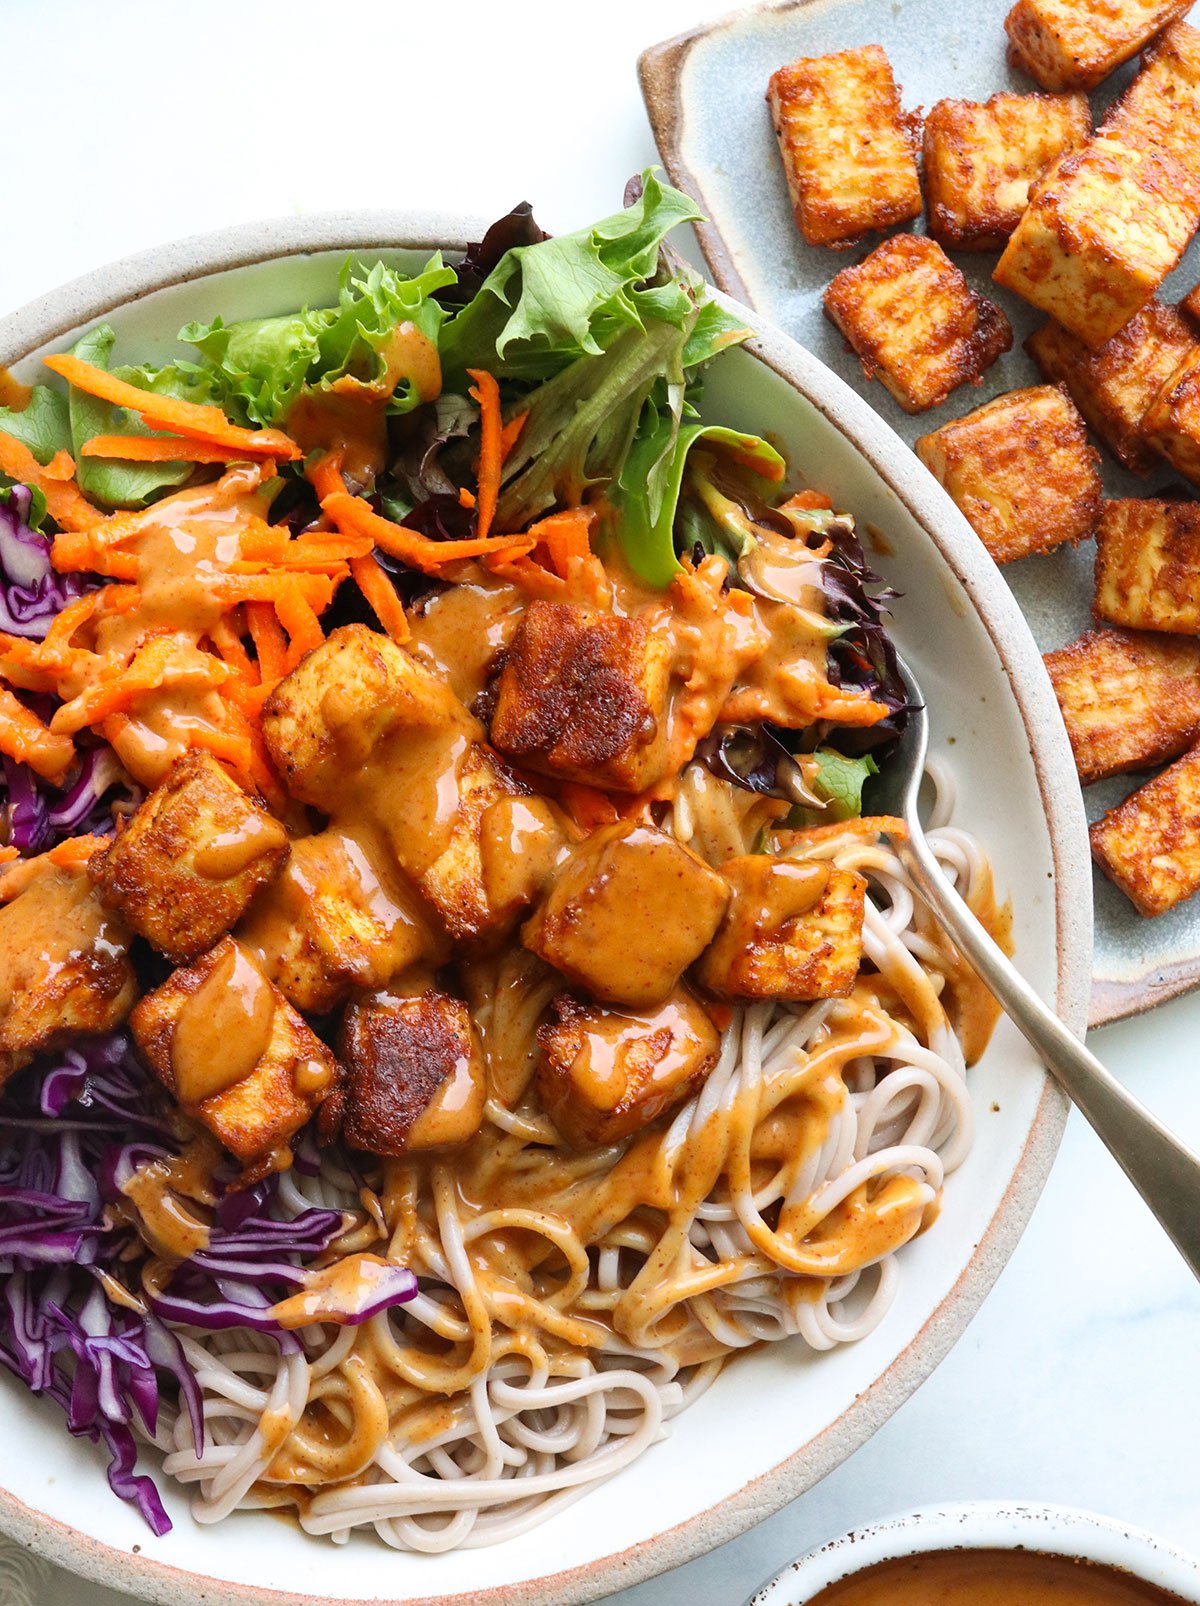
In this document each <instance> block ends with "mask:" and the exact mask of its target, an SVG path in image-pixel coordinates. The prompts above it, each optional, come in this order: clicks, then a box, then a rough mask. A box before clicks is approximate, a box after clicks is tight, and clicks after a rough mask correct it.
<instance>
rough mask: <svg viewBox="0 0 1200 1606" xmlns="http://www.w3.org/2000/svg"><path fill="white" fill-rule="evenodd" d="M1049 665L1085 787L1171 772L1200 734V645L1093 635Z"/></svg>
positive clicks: (1052, 655)
mask: <svg viewBox="0 0 1200 1606" xmlns="http://www.w3.org/2000/svg"><path fill="white" fill-rule="evenodd" d="M1045 664H1046V670H1047V672H1048V674H1049V676H1050V681H1051V684H1052V685H1053V687H1054V695H1055V696H1056V697H1057V698H1058V706H1059V707H1060V708H1061V709H1062V716H1063V724H1064V725H1065V726H1066V727H1067V735H1068V737H1069V738H1070V741H1071V751H1072V752H1073V753H1074V755H1075V768H1076V769H1077V770H1078V771H1079V779H1080V780H1081V781H1082V782H1083V784H1084V786H1087V785H1089V784H1090V783H1091V782H1092V781H1102V780H1104V779H1105V778H1106V777H1107V776H1109V775H1121V774H1123V773H1124V772H1125V771H1126V770H1141V769H1148V768H1149V767H1150V766H1151V765H1153V764H1163V763H1165V762H1166V761H1167V759H1170V758H1175V757H1177V756H1178V754H1180V753H1182V752H1183V751H1184V749H1185V748H1186V747H1188V746H1190V744H1191V742H1192V741H1193V739H1194V738H1195V735H1196V733H1197V731H1200V642H1195V641H1186V640H1183V639H1181V638H1179V637H1175V638H1172V637H1170V636H1160V635H1151V634H1149V633H1147V632H1146V631H1142V630H1089V631H1087V632H1085V634H1084V635H1082V636H1080V637H1079V639H1078V640H1077V641H1073V642H1071V643H1070V645H1069V646H1066V647H1060V648H1058V650H1057V651H1056V652H1048V653H1047V654H1046V655H1045Z"/></svg>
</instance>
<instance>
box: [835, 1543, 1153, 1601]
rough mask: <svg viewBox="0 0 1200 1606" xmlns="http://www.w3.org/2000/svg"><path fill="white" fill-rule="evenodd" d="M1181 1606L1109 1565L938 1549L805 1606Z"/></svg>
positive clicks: (866, 1573) (1022, 1553)
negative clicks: (1169, 1605)
mask: <svg viewBox="0 0 1200 1606" xmlns="http://www.w3.org/2000/svg"><path fill="white" fill-rule="evenodd" d="M1170 1602H1176V1603H1178V1602H1179V1597H1178V1595H1168V1594H1167V1593H1165V1592H1164V1591H1163V1590H1161V1589H1158V1588H1156V1587H1155V1585H1153V1584H1147V1583H1145V1582H1144V1581H1143V1580H1142V1579H1139V1578H1134V1577H1133V1576H1132V1574H1130V1573H1126V1572H1121V1571H1118V1570H1117V1569H1116V1568H1115V1567H1105V1566H1101V1565H1100V1564H1098V1563H1096V1562H1091V1561H1076V1560H1073V1559H1072V1558H1071V1557H1068V1556H1044V1555H1039V1554H1037V1553H1036V1552H1031V1551H1028V1550H939V1551H933V1552H931V1553H930V1554H928V1555H924V1556H910V1557H908V1558H905V1559H901V1560H896V1561H883V1562H879V1563H878V1564H877V1565H876V1566H874V1567H867V1568H864V1569H863V1571H862V1572H858V1573H855V1574H854V1575H853V1576H852V1577H850V1578H843V1579H841V1580H840V1581H839V1582H838V1583H836V1584H830V1585H829V1587H828V1588H826V1589H823V1590H821V1592H820V1594H818V1595H814V1596H813V1597H812V1599H811V1601H810V1602H809V1606H1168V1603H1170Z"/></svg>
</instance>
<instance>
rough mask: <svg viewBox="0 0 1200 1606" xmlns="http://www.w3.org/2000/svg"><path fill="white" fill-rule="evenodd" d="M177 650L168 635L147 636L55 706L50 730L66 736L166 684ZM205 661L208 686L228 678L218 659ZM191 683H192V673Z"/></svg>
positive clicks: (126, 706)
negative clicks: (110, 670) (120, 664)
mask: <svg viewBox="0 0 1200 1606" xmlns="http://www.w3.org/2000/svg"><path fill="white" fill-rule="evenodd" d="M177 652H178V647H177V644H176V642H175V641H174V640H173V639H172V637H171V636H153V637H151V639H150V640H149V641H147V642H146V643H145V645H144V646H142V647H139V648H138V650H137V652H136V653H135V654H134V656H133V658H132V660H131V661H130V662H129V663H128V664H127V665H126V666H125V667H124V668H123V669H118V670H117V671H116V672H115V673H114V674H112V675H110V676H108V678H107V679H105V680H100V681H97V682H96V683H95V684H94V685H91V686H89V687H87V688H86V690H84V691H82V692H80V694H79V696H78V697H74V698H72V699H71V701H70V702H68V703H64V704H63V705H62V707H61V708H58V709H56V710H55V713H54V717H53V719H52V720H51V721H50V729H51V730H52V731H55V732H61V733H62V734H63V735H67V736H70V735H74V733H75V732H76V731H79V730H82V729H83V727H84V726H85V725H99V724H101V723H102V721H104V720H105V719H107V718H108V717H109V716H110V715H111V714H124V713H127V712H128V711H129V708H130V706H131V705H132V704H133V703H134V702H135V701H136V700H137V698H138V697H140V696H142V695H143V694H145V693H146V692H152V691H156V690H158V689H159V688H160V687H161V686H163V685H165V684H167V682H168V677H169V676H170V672H171V667H172V662H171V661H172V658H174V657H175V656H176V654H177ZM205 662H206V663H207V664H210V665H211V666H212V667H211V669H210V670H209V671H208V672H207V674H208V684H209V686H219V685H221V684H222V683H223V682H224V681H225V680H227V679H228V678H229V671H228V670H227V669H226V668H225V666H224V664H222V663H221V661H220V659H219V658H213V657H209V658H207V659H205ZM192 683H193V686H195V685H196V679H195V676H194V672H193V673H192Z"/></svg>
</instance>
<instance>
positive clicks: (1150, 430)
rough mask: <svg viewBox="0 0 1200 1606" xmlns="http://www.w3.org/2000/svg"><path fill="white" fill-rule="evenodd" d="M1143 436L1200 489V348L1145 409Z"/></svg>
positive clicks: (1173, 466)
mask: <svg viewBox="0 0 1200 1606" xmlns="http://www.w3.org/2000/svg"><path fill="white" fill-rule="evenodd" d="M1142 435H1143V437H1144V439H1145V441H1146V444H1147V445H1148V446H1152V447H1153V448H1154V450H1155V451H1156V452H1160V453H1161V454H1162V456H1163V457H1165V458H1166V460H1167V462H1168V463H1170V465H1171V467H1172V468H1177V469H1178V470H1179V472H1180V473H1181V474H1182V475H1184V476H1185V478H1187V479H1189V480H1191V481H1192V483H1193V484H1194V485H1200V346H1196V347H1193V348H1192V352H1191V354H1190V355H1189V356H1188V357H1187V358H1186V359H1185V361H1184V362H1183V363H1182V364H1181V365H1180V366H1179V368H1177V369H1176V371H1175V372H1174V373H1173V374H1172V375H1171V377H1170V379H1168V380H1167V382H1166V384H1165V385H1164V386H1163V388H1162V389H1161V390H1160V391H1159V393H1158V395H1157V396H1156V397H1155V398H1154V400H1153V401H1152V402H1151V403H1150V406H1149V407H1148V408H1147V409H1146V416H1145V418H1143V420H1142Z"/></svg>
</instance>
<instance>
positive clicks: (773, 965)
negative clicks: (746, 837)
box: [692, 853, 867, 1000]
mask: <svg viewBox="0 0 1200 1606" xmlns="http://www.w3.org/2000/svg"><path fill="white" fill-rule="evenodd" d="M721 874H722V875H723V876H724V877H725V879H726V880H727V881H728V882H729V885H730V888H731V890H732V893H733V896H732V898H731V899H730V903H729V909H728V912H727V913H726V916H725V919H724V922H723V923H722V925H721V929H720V930H719V931H718V932H717V935H716V937H715V939H714V940H713V942H712V943H711V945H710V946H709V947H708V948H707V949H706V950H705V951H704V953H703V954H702V955H701V957H700V959H699V961H698V962H697V964H696V966H695V968H694V970H693V972H692V974H693V975H694V976H695V978H696V980H697V981H698V982H699V983H700V985H701V987H703V988H705V990H706V991H708V992H710V993H717V994H718V995H720V996H721V997H723V998H787V999H796V1000H802V999H811V998H842V997H844V996H845V995H846V994H847V993H848V992H849V991H850V989H851V988H852V987H853V986H854V981H855V978H856V977H857V975H858V967H859V964H860V962H861V960H862V928H863V911H864V906H865V901H866V891H867V883H866V881H865V880H864V879H863V877H862V876H860V875H857V874H856V873H855V872H854V871H853V870H837V869H833V868H831V867H830V866H829V865H828V864H825V863H823V862H821V861H819V860H814V861H811V862H808V863H802V862H796V861H793V860H790V859H777V858H773V857H772V856H771V855H770V854H765V853H755V854H746V855H745V856H744V857H743V858H739V859H730V860H729V861H728V863H726V864H723V865H722V866H721Z"/></svg>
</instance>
